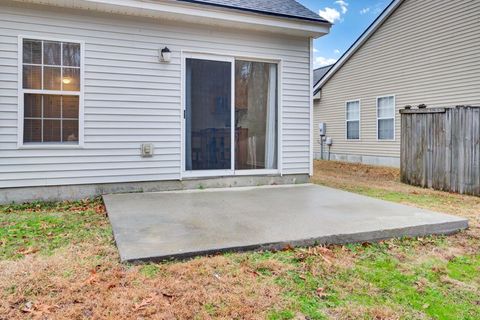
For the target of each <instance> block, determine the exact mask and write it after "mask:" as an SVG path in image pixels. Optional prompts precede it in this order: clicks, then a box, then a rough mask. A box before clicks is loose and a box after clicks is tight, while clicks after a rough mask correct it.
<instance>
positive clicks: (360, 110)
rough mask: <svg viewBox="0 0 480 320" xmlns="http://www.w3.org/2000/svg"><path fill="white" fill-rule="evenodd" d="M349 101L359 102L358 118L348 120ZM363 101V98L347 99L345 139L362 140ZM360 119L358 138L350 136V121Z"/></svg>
mask: <svg viewBox="0 0 480 320" xmlns="http://www.w3.org/2000/svg"><path fill="white" fill-rule="evenodd" d="M349 102H358V120H348V116H347V104H348V103H349ZM361 118H362V102H361V99H355V100H347V101H345V140H346V141H360V140H361V137H362V127H361V125H362V120H361ZM351 121H358V139H352V138H348V122H351Z"/></svg>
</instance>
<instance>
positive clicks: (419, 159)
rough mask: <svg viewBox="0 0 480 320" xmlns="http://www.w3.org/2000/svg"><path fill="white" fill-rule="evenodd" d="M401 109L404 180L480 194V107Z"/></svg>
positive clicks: (402, 173)
mask: <svg viewBox="0 0 480 320" xmlns="http://www.w3.org/2000/svg"><path fill="white" fill-rule="evenodd" d="M400 113H401V134H402V139H401V144H400V145H401V155H400V159H401V162H400V170H401V179H402V181H403V182H405V183H409V184H412V185H417V186H421V187H425V188H434V189H438V190H444V191H452V192H458V193H465V194H472V195H477V196H480V107H472V106H457V107H455V108H429V109H416V110H401V111H400Z"/></svg>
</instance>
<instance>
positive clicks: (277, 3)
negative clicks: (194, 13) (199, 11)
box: [177, 0, 329, 23]
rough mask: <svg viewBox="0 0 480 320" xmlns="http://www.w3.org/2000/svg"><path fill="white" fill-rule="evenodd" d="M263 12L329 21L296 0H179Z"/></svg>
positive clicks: (316, 20)
mask: <svg viewBox="0 0 480 320" xmlns="http://www.w3.org/2000/svg"><path fill="white" fill-rule="evenodd" d="M177 1H181V2H190V3H195V4H204V5H211V6H217V7H223V8H229V9H237V10H243V11H249V12H255V13H261V14H268V15H274V16H281V17H285V18H294V19H301V20H309V21H314V22H320V23H329V22H328V21H327V20H325V19H323V18H322V17H320V16H319V15H318V14H316V13H315V12H313V11H311V10H310V9H307V8H306V7H304V6H303V5H301V4H300V3H298V2H297V1H295V0H177Z"/></svg>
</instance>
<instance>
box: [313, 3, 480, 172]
mask: <svg viewBox="0 0 480 320" xmlns="http://www.w3.org/2000/svg"><path fill="white" fill-rule="evenodd" d="M479 52H480V1H477V0H469V1H467V0H451V1H443V0H425V1H418V0H403V1H402V0H395V1H393V2H392V3H391V4H390V6H389V7H388V8H387V9H386V10H385V11H384V12H383V13H382V14H381V15H380V16H379V18H378V19H377V20H376V21H375V22H374V23H373V24H372V25H371V26H370V27H369V28H368V29H367V30H366V31H365V33H364V34H363V35H362V36H361V37H360V38H359V39H358V40H357V41H356V42H355V43H354V44H353V46H352V47H351V48H350V49H349V50H348V51H347V52H346V54H345V55H343V56H342V57H341V58H340V60H339V61H338V62H337V63H336V64H335V65H334V66H333V68H332V69H330V70H329V72H327V73H326V74H325V75H324V76H323V77H322V78H321V79H320V80H319V81H318V82H317V83H316V84H315V85H314V94H315V95H314V97H315V98H314V122H315V125H314V128H315V129H314V130H315V131H314V135H315V139H314V140H315V157H316V158H320V143H319V141H320V138H319V129H318V126H319V123H321V122H323V123H326V135H327V136H328V137H330V138H332V142H333V144H332V146H331V150H330V151H331V159H336V160H343V161H353V162H363V163H368V164H378V165H387V166H399V164H400V160H399V159H400V114H399V109H402V108H404V107H405V106H406V105H413V106H417V105H419V104H426V105H427V106H429V107H439V106H455V105H479V104H480V54H479ZM325 150H328V148H327V147H325Z"/></svg>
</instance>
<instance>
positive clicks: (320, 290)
mask: <svg viewBox="0 0 480 320" xmlns="http://www.w3.org/2000/svg"><path fill="white" fill-rule="evenodd" d="M316 293H317V296H319V297H320V298H324V297H326V296H327V294H326V293H325V288H321V287H320V288H317V290H316Z"/></svg>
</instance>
